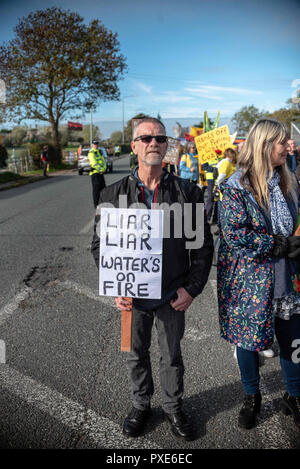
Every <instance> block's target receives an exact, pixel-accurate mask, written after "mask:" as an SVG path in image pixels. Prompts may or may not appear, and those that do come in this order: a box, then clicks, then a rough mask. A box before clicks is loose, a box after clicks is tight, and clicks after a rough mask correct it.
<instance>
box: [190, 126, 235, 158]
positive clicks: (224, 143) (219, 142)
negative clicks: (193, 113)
mask: <svg viewBox="0 0 300 469" xmlns="http://www.w3.org/2000/svg"><path fill="white" fill-rule="evenodd" d="M195 143H196V146H197V152H198V157H199V162H200V163H201V164H204V163H207V162H208V161H209V160H211V159H213V158H215V157H216V150H221V152H222V153H223V152H224V151H225V150H226V148H234V145H233V144H232V143H231V138H230V133H229V129H228V125H223V126H222V127H218V128H217V129H214V130H210V131H209V132H206V133H204V134H202V135H198V137H195Z"/></svg>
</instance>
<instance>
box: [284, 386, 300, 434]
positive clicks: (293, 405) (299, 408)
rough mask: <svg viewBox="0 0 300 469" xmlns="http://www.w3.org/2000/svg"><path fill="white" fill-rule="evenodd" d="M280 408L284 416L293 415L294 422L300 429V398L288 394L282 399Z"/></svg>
mask: <svg viewBox="0 0 300 469" xmlns="http://www.w3.org/2000/svg"><path fill="white" fill-rule="evenodd" d="M280 408H281V410H282V412H283V413H284V415H291V414H292V415H293V418H294V422H295V424H296V426H297V427H298V428H300V397H293V396H290V395H289V394H288V393H287V392H286V393H285V395H284V396H283V398H282V401H281V403H280Z"/></svg>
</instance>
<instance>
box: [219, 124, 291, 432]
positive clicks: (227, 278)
mask: <svg viewBox="0 0 300 469" xmlns="http://www.w3.org/2000/svg"><path fill="white" fill-rule="evenodd" d="M287 141H288V133H287V130H286V129H285V127H284V126H283V125H282V124H280V123H279V122H277V121H273V120H269V119H261V120H259V121H257V122H256V123H255V124H254V125H253V127H252V129H251V130H250V132H249V136H248V139H247V141H246V142H245V144H244V145H243V148H242V151H241V153H240V155H239V159H238V170H237V171H236V173H235V174H233V175H232V176H231V177H230V178H229V179H228V180H227V181H226V183H224V184H223V185H221V191H222V194H223V200H222V205H221V211H220V228H221V234H220V248H219V254H218V302H219V319H220V327H221V336H222V337H223V338H224V339H226V340H227V341H228V342H230V343H232V344H234V345H235V346H236V347H237V359H238V364H239V368H240V373H241V379H242V384H243V387H244V390H245V399H244V403H243V406H242V409H241V411H240V413H239V421H238V423H239V426H241V427H243V428H252V427H253V426H254V424H255V415H256V414H257V413H258V412H259V410H260V405H261V394H260V391H259V358H258V352H260V351H263V350H267V349H269V348H270V347H271V345H272V343H273V336H274V328H275V333H276V337H277V340H278V343H279V346H280V362H281V367H282V371H283V377H284V381H285V385H286V390H287V393H286V394H285V395H284V397H283V400H282V409H283V410H284V411H285V412H286V413H292V414H293V417H294V421H295V423H296V425H297V426H299V427H300V363H299V362H300V357H299V360H298V362H297V359H295V358H296V357H295V354H294V355H293V352H294V351H295V349H293V348H292V347H293V345H292V344H293V343H294V344H295V343H297V339H298V341H299V342H298V345H297V346H299V345H300V288H299V281H300V274H299V272H300V268H299V266H300V262H299V261H300V237H299V236H293V233H294V231H295V225H296V220H297V214H298V207H299V192H298V191H299V189H298V186H297V183H296V181H294V179H293V175H292V174H291V173H290V172H289V170H288V169H287V167H286V164H285V161H286V155H287ZM274 318H275V321H274ZM274 323H275V324H274Z"/></svg>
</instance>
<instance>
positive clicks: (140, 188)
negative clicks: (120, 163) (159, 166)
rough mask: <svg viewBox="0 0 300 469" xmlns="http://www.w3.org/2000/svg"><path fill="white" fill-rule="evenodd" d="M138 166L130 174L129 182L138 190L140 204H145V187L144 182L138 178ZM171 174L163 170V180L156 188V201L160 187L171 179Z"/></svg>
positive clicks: (161, 179)
mask: <svg viewBox="0 0 300 469" xmlns="http://www.w3.org/2000/svg"><path fill="white" fill-rule="evenodd" d="M138 168H139V167H138V166H136V167H135V168H134V169H133V171H132V173H131V174H130V176H129V182H131V183H133V184H134V186H135V190H136V194H137V197H138V198H139V200H140V202H144V187H145V185H144V184H143V182H142V181H141V180H140V179H139V178H138ZM170 176H171V175H170V173H168V171H167V170H166V169H165V168H163V172H162V175H161V178H160V181H159V183H158V184H157V186H156V188H155V201H156V197H157V191H158V189H159V187H160V186H161V185H162V184H163V183H165V182H166V181H167V180H168V179H169V178H170Z"/></svg>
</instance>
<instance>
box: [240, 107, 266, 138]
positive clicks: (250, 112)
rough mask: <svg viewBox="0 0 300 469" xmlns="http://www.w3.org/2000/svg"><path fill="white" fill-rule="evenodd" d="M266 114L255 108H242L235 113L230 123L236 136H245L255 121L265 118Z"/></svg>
mask: <svg viewBox="0 0 300 469" xmlns="http://www.w3.org/2000/svg"><path fill="white" fill-rule="evenodd" d="M265 116H266V112H265V111H260V110H259V109H257V108H256V107H255V106H253V105H251V106H244V107H242V108H241V109H240V110H239V111H238V112H236V113H235V114H234V116H233V118H232V123H233V125H234V126H235V130H236V131H237V132H238V135H240V136H244V135H246V134H247V133H248V132H249V130H250V128H251V126H252V125H253V124H254V122H255V121H257V120H258V119H260V118H261V117H265Z"/></svg>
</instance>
